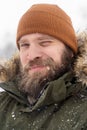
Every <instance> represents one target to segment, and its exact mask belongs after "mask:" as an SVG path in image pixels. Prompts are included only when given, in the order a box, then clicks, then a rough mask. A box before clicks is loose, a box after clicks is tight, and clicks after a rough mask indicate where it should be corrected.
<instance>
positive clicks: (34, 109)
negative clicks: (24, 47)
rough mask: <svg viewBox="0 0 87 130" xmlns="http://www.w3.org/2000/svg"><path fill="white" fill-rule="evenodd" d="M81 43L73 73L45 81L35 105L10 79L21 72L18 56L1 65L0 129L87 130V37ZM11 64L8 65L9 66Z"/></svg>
mask: <svg viewBox="0 0 87 130" xmlns="http://www.w3.org/2000/svg"><path fill="white" fill-rule="evenodd" d="M86 36H87V35H86V34H85V33H82V34H81V35H79V36H78V43H79V45H80V47H79V51H78V56H77V58H76V60H75V64H74V70H73V72H68V73H66V74H64V75H63V76H62V77H60V78H59V79H57V80H54V81H51V82H50V83H47V87H46V89H45V90H44V92H43V93H42V95H41V96H40V98H39V99H38V101H37V102H36V104H35V105H34V106H30V104H29V103H28V101H27V98H26V97H25V96H24V95H23V94H22V93H21V92H20V91H19V90H18V89H17V82H16V80H13V79H14V77H15V78H16V75H17V74H18V73H20V66H19V58H18V57H16V58H13V59H11V60H10V61H8V62H7V63H6V64H5V66H4V67H3V66H0V70H1V71H0V72H1V75H0V80H1V81H3V82H2V83H0V87H1V88H3V89H4V90H5V91H3V92H1V93H0V130H87V67H86V66H87V60H86V58H87V49H86V48H87V38H86ZM9 66H10V67H9Z"/></svg>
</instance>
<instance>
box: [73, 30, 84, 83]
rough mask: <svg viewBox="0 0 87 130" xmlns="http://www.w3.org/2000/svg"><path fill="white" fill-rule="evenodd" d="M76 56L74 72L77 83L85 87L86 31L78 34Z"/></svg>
mask: <svg viewBox="0 0 87 130" xmlns="http://www.w3.org/2000/svg"><path fill="white" fill-rule="evenodd" d="M77 41H78V54H77V58H76V62H75V63H74V71H75V74H76V77H77V79H78V81H79V82H81V83H82V84H83V85H87V31H85V32H81V33H78V35H77Z"/></svg>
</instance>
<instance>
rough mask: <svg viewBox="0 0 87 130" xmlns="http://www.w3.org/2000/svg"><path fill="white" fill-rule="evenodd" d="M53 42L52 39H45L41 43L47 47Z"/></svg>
mask: <svg viewBox="0 0 87 130" xmlns="http://www.w3.org/2000/svg"><path fill="white" fill-rule="evenodd" d="M51 43H52V41H51V40H45V41H41V42H40V45H41V46H43V47H47V46H50V45H51Z"/></svg>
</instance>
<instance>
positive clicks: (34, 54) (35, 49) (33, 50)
mask: <svg viewBox="0 0 87 130" xmlns="http://www.w3.org/2000/svg"><path fill="white" fill-rule="evenodd" d="M42 56H43V51H42V49H41V48H40V47H39V46H37V45H31V46H30V47H29V51H28V54H27V58H28V60H34V59H37V58H41V57H42Z"/></svg>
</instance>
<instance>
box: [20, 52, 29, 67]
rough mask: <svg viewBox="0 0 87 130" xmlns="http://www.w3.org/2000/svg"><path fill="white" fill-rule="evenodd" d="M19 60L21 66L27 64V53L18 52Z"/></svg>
mask: <svg viewBox="0 0 87 130" xmlns="http://www.w3.org/2000/svg"><path fill="white" fill-rule="evenodd" d="M20 60H21V64H22V66H23V67H24V66H25V65H26V64H27V55H26V54H24V53H21V52H20Z"/></svg>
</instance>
